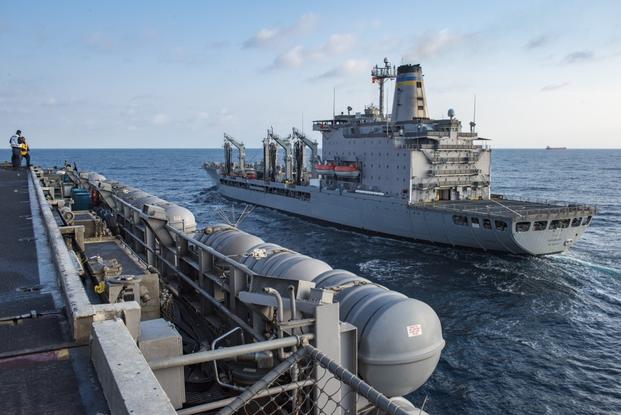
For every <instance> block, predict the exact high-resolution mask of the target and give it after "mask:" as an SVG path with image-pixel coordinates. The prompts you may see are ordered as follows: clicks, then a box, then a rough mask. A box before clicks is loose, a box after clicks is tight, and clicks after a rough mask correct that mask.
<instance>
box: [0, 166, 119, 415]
mask: <svg viewBox="0 0 621 415" xmlns="http://www.w3.org/2000/svg"><path fill="white" fill-rule="evenodd" d="M28 176H29V172H28V171H27V170H18V171H16V170H11V169H6V168H1V169H0V195H2V197H0V229H2V232H0V411H1V412H2V413H4V414H43V413H54V414H79V413H102V414H104V413H109V412H110V411H109V408H108V405H107V403H106V400H105V399H103V394H102V389H101V385H100V384H99V381H98V379H97V376H96V375H95V372H94V369H93V366H92V364H91V361H90V353H89V347H88V344H78V343H77V342H75V341H74V339H73V338H72V335H71V328H70V324H69V321H68V317H67V315H66V314H65V312H64V310H63V309H64V307H65V303H64V299H63V296H62V295H61V289H60V287H59V286H58V285H57V283H56V280H57V275H56V271H55V268H54V266H53V258H52V256H51V255H52V254H51V252H50V249H49V246H48V245H47V235H46V230H45V227H44V226H43V224H42V223H43V222H42V218H41V213H40V211H39V208H38V203H37V201H36V200H33V196H34V191H33V187H32V183H30V180H29V177H28ZM35 198H36V196H35Z"/></svg>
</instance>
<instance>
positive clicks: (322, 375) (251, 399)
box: [218, 346, 407, 415]
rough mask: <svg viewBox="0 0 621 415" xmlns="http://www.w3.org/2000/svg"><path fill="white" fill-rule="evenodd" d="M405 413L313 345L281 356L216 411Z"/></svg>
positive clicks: (229, 413) (281, 414)
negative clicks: (279, 360) (257, 379)
mask: <svg viewBox="0 0 621 415" xmlns="http://www.w3.org/2000/svg"><path fill="white" fill-rule="evenodd" d="M356 413H363V414H365V415H371V414H384V413H385V414H391V415H407V412H406V411H405V410H404V409H402V408H400V407H399V406H397V405H396V404H395V403H394V402H391V401H390V400H389V399H388V398H387V397H386V396H384V395H383V394H381V393H380V392H379V391H377V390H376V389H374V388H373V387H371V386H370V385H368V384H367V383H365V382H364V381H363V380H362V379H360V378H358V377H357V376H356V375H354V374H353V373H351V372H349V371H348V370H346V369H345V368H343V367H342V366H340V365H339V364H337V363H336V362H334V361H332V360H330V359H329V358H328V357H327V356H325V355H324V354H323V353H321V352H320V351H319V350H317V349H315V348H314V347H312V346H306V347H303V348H301V349H299V350H298V351H296V352H295V353H293V354H292V355H290V356H289V357H288V358H287V359H285V360H284V361H283V362H282V363H280V364H279V365H278V366H276V367H275V368H274V369H272V370H271V371H270V372H268V373H267V374H266V375H265V376H264V377H263V378H262V379H261V380H259V381H258V382H256V383H254V384H253V385H252V386H250V387H249V388H248V389H246V390H244V391H243V392H242V393H241V394H240V395H239V396H238V397H236V398H235V399H234V400H232V402H230V403H229V404H228V405H226V406H225V407H224V408H222V409H221V410H220V412H219V413H218V414H219V415H232V414H249V415H250V414H253V415H255V414H257V415H276V414H278V415H284V414H300V415H306V414H308V415H321V414H326V415H332V414H356Z"/></svg>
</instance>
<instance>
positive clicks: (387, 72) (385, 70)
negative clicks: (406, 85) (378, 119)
mask: <svg viewBox="0 0 621 415" xmlns="http://www.w3.org/2000/svg"><path fill="white" fill-rule="evenodd" d="M396 77H397V74H396V71H395V67H394V66H393V65H392V64H391V63H390V62H388V58H384V66H383V67H382V66H378V65H375V66H374V67H373V68H372V69H371V80H372V81H373V83H375V81H377V83H378V84H379V90H380V93H379V111H380V114H381V115H382V117H383V116H384V82H386V80H387V79H395V78H396Z"/></svg>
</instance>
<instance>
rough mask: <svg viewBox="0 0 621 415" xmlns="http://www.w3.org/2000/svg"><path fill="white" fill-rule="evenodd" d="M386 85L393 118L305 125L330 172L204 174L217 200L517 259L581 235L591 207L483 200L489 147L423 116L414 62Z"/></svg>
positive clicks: (451, 122) (373, 113)
mask: <svg viewBox="0 0 621 415" xmlns="http://www.w3.org/2000/svg"><path fill="white" fill-rule="evenodd" d="M388 69H391V68H388ZM395 85H396V86H395V94H394V104H393V105H394V109H393V113H392V119H389V118H386V117H385V116H384V114H382V113H381V112H379V111H378V110H377V108H376V107H374V106H373V105H371V106H370V107H367V108H365V112H364V113H356V114H353V115H350V114H347V115H344V114H341V115H336V116H335V117H334V118H333V119H331V120H323V121H315V122H314V124H313V130H315V131H319V132H321V134H322V138H323V146H322V153H323V160H324V165H323V166H322V167H324V168H326V167H328V166H335V167H332V169H333V170H332V171H326V170H325V169H323V170H321V171H319V170H318V169H317V168H316V166H315V165H313V167H312V169H311V173H310V174H309V173H308V172H306V173H305V174H304V173H299V177H295V178H292V177H291V175H290V170H291V169H290V167H289V166H288V167H287V168H286V172H285V173H283V172H282V171H277V172H272V174H274V176H275V180H273V181H272V180H270V178H269V177H266V178H264V179H265V180H257V179H255V178H253V177H254V176H252V177H247V176H245V175H243V174H242V175H240V174H226V175H225V174H223V172H228V171H232V170H234V169H231V166H227V168H224V169H223V168H222V166H218V165H215V164H213V163H212V164H209V165H207V164H206V165H205V168H206V170H207V172H208V174H209V176H210V177H211V178H212V180H214V182H215V183H216V184H217V186H218V188H219V190H220V192H221V193H222V194H223V195H224V196H226V197H229V198H232V199H236V200H241V201H244V202H248V203H252V204H256V205H261V206H266V207H270V208H274V209H279V210H282V211H285V212H289V213H293V214H296V215H300V216H305V217H308V218H312V219H316V220H320V221H324V222H330V223H334V224H337V225H340V226H346V227H350V228H353V229H357V230H362V231H367V232H374V233H380V234H385V235H388V236H394V237H399V238H407V239H414V240H420V241H427V242H432V243H438V244H443V245H450V246H462V247H468V248H474V249H482V250H484V251H502V252H509V253H513V254H525V255H544V254H553V253H559V252H563V251H565V250H566V249H568V247H570V246H571V245H572V244H573V243H574V242H575V241H576V240H577V239H578V238H580V236H581V235H582V233H583V232H584V231H585V229H586V227H587V226H588V225H589V224H590V221H591V218H592V216H593V215H594V214H595V212H596V209H595V208H594V207H593V206H588V205H568V204H563V205H559V204H554V203H536V202H529V201H515V200H505V199H502V198H495V197H492V195H491V191H490V189H491V149H490V148H489V146H487V145H486V144H477V143H478V142H479V140H487V139H485V138H481V137H479V136H478V134H477V133H476V132H475V127H476V124H475V123H474V121H472V122H471V123H470V132H462V131H461V122H460V121H459V120H457V119H456V118H454V111H453V110H449V112H448V115H449V118H448V119H439V120H434V119H430V118H428V117H427V102H426V98H425V92H424V81H423V74H422V69H421V67H420V65H402V66H400V67H399V68H398V70H397V80H396V84H395ZM290 137H291V138H292V139H295V137H296V135H295V131H294V134H292V135H291V136H290ZM266 140H267V139H266ZM268 141H269V140H268ZM265 142H266V141H264V143H265ZM264 153H265V154H268V153H269V152H267V151H264ZM271 161H272V162H274V160H273V159H271ZM266 162H267V161H265V160H264V162H263V165H265V164H266ZM297 162H298V161H297V160H296V163H297ZM345 166H349V167H355V169H356V171H355V172H354V173H353V174H351V173H350V174H349V177H345V176H344V175H345V174H348V173H343V172H339V171H338V170H337V169H338V168H342V167H345ZM297 167H298V168H295V169H294V170H295V171H296V172H297V171H301V170H300V169H299V167H300V166H299V165H298V166H297ZM320 167H321V166H320ZM328 168H329V167H328ZM262 170H263V168H262V167H260V166H256V171H262ZM281 170H282V169H281ZM341 170H342V169H341ZM266 171H267V170H266ZM322 172H323V174H321V173H322ZM318 173H319V174H318ZM296 174H298V173H296ZM294 183H297V185H296V184H294ZM586 218H588V221H586ZM567 220H569V223H571V226H570V225H569V224H568V223H567V222H566V221H567ZM552 221H558V222H552ZM535 222H539V225H538V226H537V227H536V226H535ZM543 223H545V226H543V225H541V224H543ZM518 224H519V225H518ZM576 224H577V225H576ZM565 225H567V226H565ZM574 225H575V226H574ZM535 228H537V230H535Z"/></svg>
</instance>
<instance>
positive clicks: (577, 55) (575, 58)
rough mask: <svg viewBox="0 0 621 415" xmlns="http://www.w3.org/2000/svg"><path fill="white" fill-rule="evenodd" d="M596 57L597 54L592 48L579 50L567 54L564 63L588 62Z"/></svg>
mask: <svg viewBox="0 0 621 415" xmlns="http://www.w3.org/2000/svg"><path fill="white" fill-rule="evenodd" d="M593 59H595V54H594V53H593V51H591V50H577V51H575V52H572V53H570V54H568V55H567V56H565V58H564V59H563V63H568V64H569V63H579V62H588V61H592V60H593Z"/></svg>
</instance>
